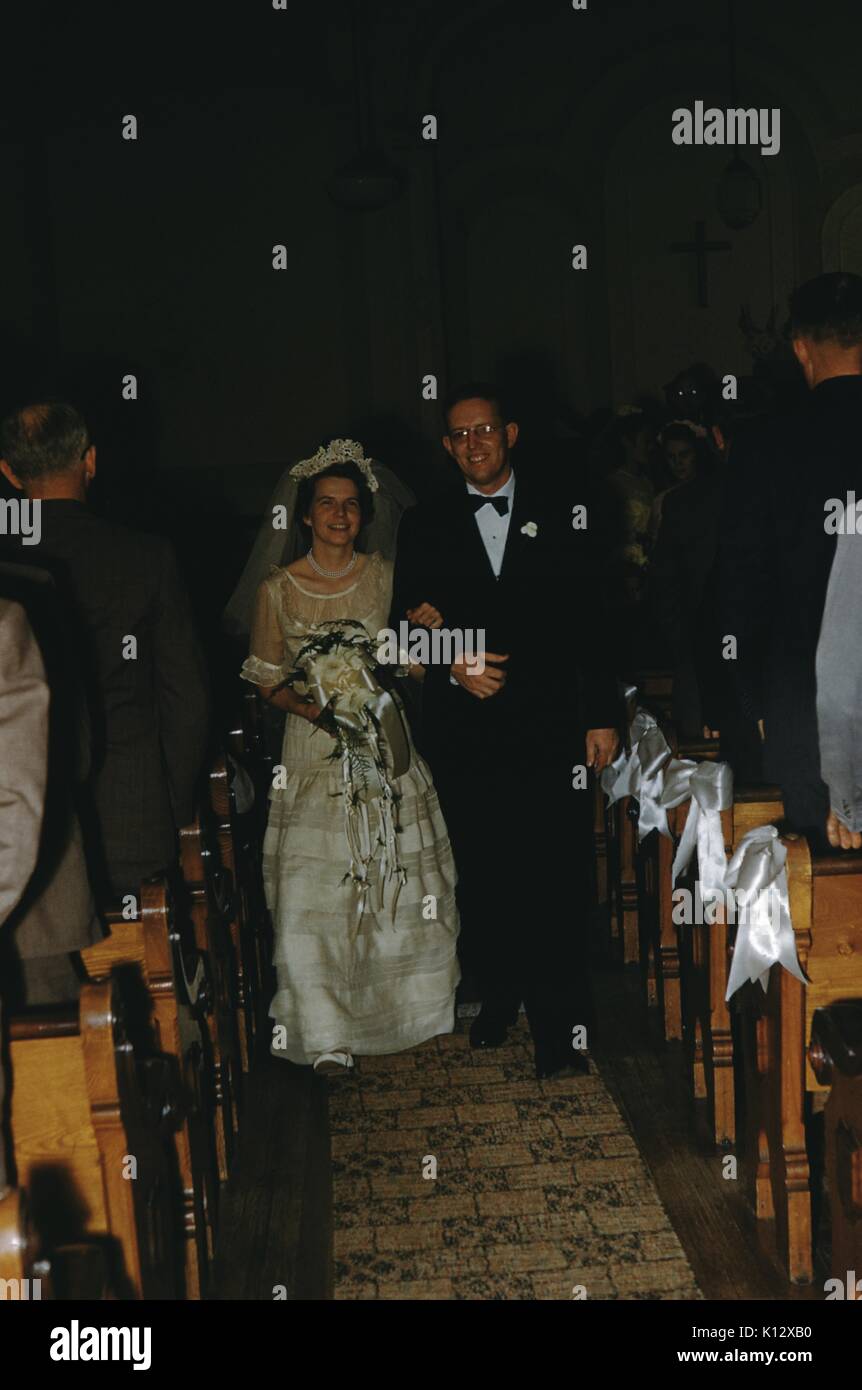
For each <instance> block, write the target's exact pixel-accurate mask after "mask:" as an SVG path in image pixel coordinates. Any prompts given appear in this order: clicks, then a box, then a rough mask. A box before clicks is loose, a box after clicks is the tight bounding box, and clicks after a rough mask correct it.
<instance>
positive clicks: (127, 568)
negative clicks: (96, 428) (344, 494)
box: [0, 402, 209, 893]
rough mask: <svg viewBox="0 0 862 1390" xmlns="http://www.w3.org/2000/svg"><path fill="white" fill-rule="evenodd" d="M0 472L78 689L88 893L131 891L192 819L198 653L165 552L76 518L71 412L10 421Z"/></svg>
mask: <svg viewBox="0 0 862 1390" xmlns="http://www.w3.org/2000/svg"><path fill="white" fill-rule="evenodd" d="M0 454H2V458H0V468H2V471H3V473H4V474H5V476H6V477H7V478H8V479H9V481H10V482H11V483H12V484H13V485H14V486H15V487H16V488H19V489H21V490H23V491H24V492H25V493H26V494H27V496H28V498H30V499H32V500H34V501H38V502H39V503H40V512H41V538H40V540H39V543H38V545H30V546H28V547H26V549H24V548H23V547H22V548H21V549H20V550H18V552H17V557H18V558H19V559H21V560H25V561H27V562H29V563H30V564H33V563H38V564H39V565H40V566H42V567H43V568H44V569H46V570H48V571H49V572H50V573H51V575H52V576H53V580H54V585H55V589H56V592H57V594H58V596H59V598H60V600H61V602H62V603H63V604H64V605H65V608H66V612H67V614H68V622H69V630H70V632H72V633H73V634H74V641H73V642H72V643H71V644H70V647H71V649H72V650H73V652H74V656H75V659H76V660H77V662H78V666H79V671H80V679H81V681H82V682H83V686H84V689H85V691H86V703H87V707H88V713H89V724H90V742H91V748H90V759H89V761H90V767H91V772H90V776H89V781H88V790H89V793H90V795H89V804H88V805H83V804H82V824H83V830H84V838H85V842H86V845H87V851H88V857H89V858H90V867H91V874H92V876H93V877H94V883H95V885H96V887H97V889H98V890H99V891H107V892H112V893H125V892H133V893H135V892H137V890H138V885H139V884H140V880H141V879H142V878H143V877H146V876H148V875H150V874H154V873H158V872H159V871H161V870H162V869H164V868H165V867H166V866H168V865H169V864H171V863H172V862H174V860H175V858H176V853H177V830H178V828H179V827H180V826H182V825H186V824H188V823H189V822H190V821H191V820H192V819H193V817H194V791H195V785H196V782H197V778H198V776H199V774H200V770H201V765H202V761H203V757H204V753H205V749H206V741H207V735H208V712H209V702H208V692H207V685H208V682H207V677H206V670H205V664H204V660H203V655H202V652H201V650H200V647H199V644H198V640H197V637H196V634H195V630H194V625H193V622H192V618H191V612H190V608H189V603H188V599H187V596H186V593H185V590H184V587H183V585H182V583H181V581H180V577H179V574H178V571H177V567H176V562H175V560H174V556H173V553H172V550H171V547H170V545H169V544H168V542H167V541H165V540H164V539H162V538H161V537H158V536H150V535H145V534H140V533H137V532H134V531H130V530H127V529H126V528H125V527H121V526H117V525H114V524H113V523H111V522H108V521H105V520H102V519H101V518H99V517H96V516H94V515H93V514H92V513H91V512H90V511H89V510H88V508H87V505H86V496H87V488H88V485H89V483H90V482H91V481H92V479H93V477H94V475H95V471H96V450H95V447H94V445H93V444H92V443H91V441H90V439H89V435H88V432H87V428H86V425H85V423H84V421H83V419H82V418H81V416H80V415H79V413H78V412H77V410H75V409H74V407H72V406H70V405H66V404H64V403H62V402H42V403H37V404H32V405H28V406H26V407H24V408H23V409H21V410H18V411H16V412H15V413H14V414H12V415H10V416H9V417H8V418H7V419H6V420H5V421H4V423H3V426H2V433H0Z"/></svg>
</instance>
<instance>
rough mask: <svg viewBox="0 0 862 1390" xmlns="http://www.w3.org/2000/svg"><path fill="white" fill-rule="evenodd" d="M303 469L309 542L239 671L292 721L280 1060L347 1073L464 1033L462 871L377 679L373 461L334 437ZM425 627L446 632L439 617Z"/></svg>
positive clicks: (280, 799) (380, 582) (277, 779)
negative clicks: (457, 1024)
mask: <svg viewBox="0 0 862 1390" xmlns="http://www.w3.org/2000/svg"><path fill="white" fill-rule="evenodd" d="M291 474H292V476H293V477H294V478H295V479H296V480H297V483H298V487H297V493H296V517H297V518H298V519H300V524H301V526H302V528H303V531H304V533H305V536H306V545H307V544H308V540H309V539H310V541H311V545H310V548H309V549H308V551H307V553H306V554H304V555H302V556H301V557H300V558H299V559H297V560H294V561H293V562H292V563H291V564H289V565H287V566H285V567H281V568H276V569H274V570H273V572H272V574H271V575H270V576H269V578H267V579H265V580H264V581H263V583H262V584H261V585H260V587H259V589H258V591H257V598H256V602H255V609H254V616H253V620H252V630H251V641H250V651H249V656H248V658H247V660H246V661H245V662H244V663H243V668H242V673H241V674H242V675H243V677H244V678H245V679H246V680H249V681H252V682H253V683H254V684H255V685H257V687H258V689H259V693H260V695H261V696H262V698H263V699H264V700H266V701H268V702H269V703H271V704H273V705H276V706H278V707H279V708H281V709H283V710H285V711H286V712H287V719H286V724H285V733H284V744H283V749H282V758H281V766H280V767H278V768H276V769H275V776H274V779H273V788H272V790H271V792H270V808H269V821H268V825H267V830H266V835H265V838H264V850H263V874H264V884H265V887H266V895H267V904H268V906H269V908H270V911H271V912H272V916H273V923H274V926H275V939H276V946H275V966H276V972H277V981H278V990H277V993H276V996H275V998H274V1000H273V1002H272V1005H271V1007H270V1015H271V1017H272V1018H273V1019H274V1021H275V1026H274V1029H273V1044H272V1050H273V1052H274V1053H275V1055H277V1056H284V1057H287V1058H288V1059H289V1060H290V1061H292V1062H297V1063H305V1064H308V1063H312V1064H313V1065H314V1068H315V1070H316V1071H320V1072H324V1073H329V1074H336V1075H337V1074H339V1073H343V1072H344V1071H345V1070H346V1069H349V1068H351V1067H353V1065H354V1061H353V1059H354V1055H362V1054H366V1055H371V1054H380V1053H391V1052H398V1051H402V1050H403V1049H405V1048H409V1047H413V1046H415V1045H416V1044H418V1043H420V1042H423V1041H424V1040H425V1039H427V1038H431V1037H434V1036H435V1035H436V1034H438V1033H449V1032H451V1031H452V1029H453V1027H454V1012H455V988H456V986H457V984H458V979H459V969H458V963H457V956H456V949H455V945H456V938H457V934H458V917H457V909H456V907H455V881H456V875H455V868H454V863H453V859H452V851H451V849H450V846H449V840H448V837H447V834H446V826H445V824H444V821H443V817H442V815H441V812H440V808H439V804H438V801H437V794H436V792H435V790H434V786H433V784H432V781H431V776H430V773H429V771H428V768H427V766H426V764H425V763H424V761H423V760H422V758H420V757H419V755H418V754H417V752H416V750H415V748H414V747H413V743H412V740H411V738H410V734H409V731H408V729H407V727H406V723H405V721H404V719H403V713H402V709H401V705H400V701H399V699H398V697H397V696H393V695H392V694H390V693H389V692H388V691H387V690H385V689H384V688H382V687H381V685H380V682H379V679H378V677H379V669H378V663H377V660H376V656H375V652H376V648H377V635H378V633H379V632H380V631H381V629H383V628H384V627H385V626H386V625H387V623H388V621H389V609H390V602H391V596H392V562H391V560H386V559H384V558H383V556H382V555H381V554H380V553H379V552H376V551H375V552H374V553H372V554H362V553H360V552H359V551H358V550H356V549H355V548H354V542H355V540H356V538H357V536H358V534H359V532H360V530H362V529H363V528H365V527H367V525H368V523H369V521H370V520H371V517H372V514H373V493H374V492H375V491H376V490H377V487H378V483H377V479H376V477H375V473H374V471H373V470H372V468H371V464H370V460H368V459H366V458H365V456H364V453H363V450H362V447H361V445H359V444H356V443H354V442H353V441H352V440H333V441H332V442H331V443H330V444H329V445H328V446H327V447H325V448H321V449H319V450H318V451H317V453H316V454H315V455H314V457H313V458H311V459H305V460H304V461H303V462H302V463H300V464H297V465H296V467H294V468H293V469H291ZM411 617H412V618H413V620H414V621H417V622H420V623H426V624H427V625H437V623H438V615H436V614H435V613H434V611H433V610H432V609H430V608H429V607H428V606H427V605H423V608H422V609H421V610H418V611H415V612H414V613H412V614H411ZM410 674H411V675H414V676H417V677H419V678H421V675H422V674H423V672H422V670H421V668H416V667H412V668H411V669H410Z"/></svg>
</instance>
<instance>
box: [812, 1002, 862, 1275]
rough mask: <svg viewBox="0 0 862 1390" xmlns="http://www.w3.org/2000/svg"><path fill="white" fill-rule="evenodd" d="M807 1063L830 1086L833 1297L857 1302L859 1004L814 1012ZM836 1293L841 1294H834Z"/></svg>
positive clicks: (861, 1224)
mask: <svg viewBox="0 0 862 1390" xmlns="http://www.w3.org/2000/svg"><path fill="white" fill-rule="evenodd" d="M808 1059H809V1061H810V1063H811V1066H812V1069H813V1071H814V1075H815V1076H816V1078H817V1080H818V1082H819V1083H820V1084H821V1085H823V1086H830V1087H831V1090H830V1092H829V1099H828V1101H827V1102H826V1115H825V1121H826V1178H827V1185H828V1188H829V1206H830V1213H831V1218H832V1260H831V1275H832V1278H833V1280H837V1281H838V1286H837V1288H833V1290H832V1292H833V1294H834V1296H836V1297H844V1298H847V1299H852V1300H854V1301H859V1300H862V999H847V1000H841V1001H840V1002H836V1003H835V1004H832V1005H831V1006H830V1007H829V1008H828V1009H818V1010H817V1012H816V1013H815V1015H814V1018H813V1019H812V1023H811V1044H810V1046H809V1049H808ZM839 1290H841V1292H840V1293H839Z"/></svg>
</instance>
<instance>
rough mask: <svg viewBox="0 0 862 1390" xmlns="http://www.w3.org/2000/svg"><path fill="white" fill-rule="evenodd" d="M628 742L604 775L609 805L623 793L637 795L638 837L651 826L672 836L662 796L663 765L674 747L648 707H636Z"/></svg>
mask: <svg viewBox="0 0 862 1390" xmlns="http://www.w3.org/2000/svg"><path fill="white" fill-rule="evenodd" d="M629 744H630V749H631V751H630V752H628V753H627V752H626V751H625V749H623V751H622V752H621V753H620V754H619V755H618V756H617V757H616V758H615V759H614V761H613V762H612V763H610V764H609V765H608V766H607V767H606V768H605V770H604V772H603V773H602V775H601V784H602V790H603V791H604V792H605V794H606V795H607V798H608V805H609V806H613V804H614V802H615V801H620V800H621V799H622V797H624V796H633V797H635V799H636V800H637V802H638V806H639V813H638V840H639V841H640V840H643V839H644V838H645V836H647V835H648V834H649V833H650V831H651V830H658V831H659V833H660V834H662V835H668V836H669V835H670V831H669V830H668V825H667V812H666V810H665V809H664V807H663V806H662V805H661V804H660V797H661V793H662V789H663V787H664V767H665V765H666V764H667V763H668V762H669V761H670V757H671V751H670V747H669V745H668V742H667V739H666V738H665V736H664V734H663V733H662V731H661V729H660V728H659V727H658V725H657V724H656V722H655V720H654V719H653V717H652V715H651V714H649V713H647V711H646V710H645V709H639V710H637V712H636V714H635V716H634V719H633V720H632V722H631V725H630V727H629Z"/></svg>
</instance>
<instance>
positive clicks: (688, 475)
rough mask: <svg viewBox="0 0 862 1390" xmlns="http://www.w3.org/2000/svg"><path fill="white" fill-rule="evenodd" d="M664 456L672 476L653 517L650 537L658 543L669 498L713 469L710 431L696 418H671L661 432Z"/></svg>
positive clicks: (656, 500) (653, 508) (668, 473)
mask: <svg viewBox="0 0 862 1390" xmlns="http://www.w3.org/2000/svg"><path fill="white" fill-rule="evenodd" d="M658 442H659V444H660V445H661V450H662V457H663V460H664V465H665V469H666V473H667V477H668V483H667V486H666V487H663V488H662V489H661V490H660V491H659V492H658V494H657V496H656V499H655V501H654V502H653V504H652V513H651V515H650V520H649V537H650V540H651V541H652V542H653V543H655V540H656V537H657V536H658V530H659V527H660V526H661V517H662V508H663V506H664V501H665V498H666V497H667V496H668V495H669V494H670V493H671V492H673V491H674V490H675V489H676V488H678V487H680V486H681V485H682V484H683V483H687V482H689V481H690V480H691V479H692V478H696V477H699V476H703V475H704V474H706V473H708V472H709V469H710V456H709V445H708V444H707V433H706V429H705V428H704V426H703V425H698V424H695V423H694V421H692V420H671V421H670V423H669V424H667V425H665V427H664V429H663V430H661V431H660V432H659V437H658Z"/></svg>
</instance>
